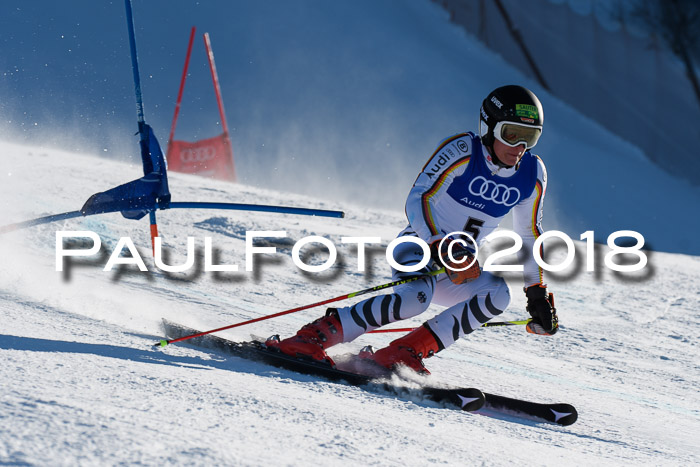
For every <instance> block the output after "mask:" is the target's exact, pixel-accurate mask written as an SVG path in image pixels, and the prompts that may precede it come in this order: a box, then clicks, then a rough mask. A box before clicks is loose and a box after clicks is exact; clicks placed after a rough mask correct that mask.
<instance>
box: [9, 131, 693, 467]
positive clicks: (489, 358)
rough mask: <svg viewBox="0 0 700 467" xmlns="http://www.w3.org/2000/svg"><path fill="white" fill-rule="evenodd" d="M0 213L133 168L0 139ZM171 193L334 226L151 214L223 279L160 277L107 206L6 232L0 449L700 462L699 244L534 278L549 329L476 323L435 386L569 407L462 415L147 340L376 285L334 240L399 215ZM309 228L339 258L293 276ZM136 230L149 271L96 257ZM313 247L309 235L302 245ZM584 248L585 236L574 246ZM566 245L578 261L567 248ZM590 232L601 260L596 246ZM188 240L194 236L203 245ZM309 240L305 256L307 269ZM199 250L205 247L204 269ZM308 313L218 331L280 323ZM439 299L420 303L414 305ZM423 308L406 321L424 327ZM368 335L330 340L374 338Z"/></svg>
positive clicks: (101, 459)
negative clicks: (68, 253)
mask: <svg viewBox="0 0 700 467" xmlns="http://www.w3.org/2000/svg"><path fill="white" fill-rule="evenodd" d="M0 151H2V153H3V154H10V155H11V156H12V157H9V158H4V159H3V174H2V177H3V183H2V184H1V185H0V199H1V200H2V201H1V202H0V212H1V214H2V218H3V219H12V220H19V219H24V218H27V217H31V216H29V214H30V213H31V215H42V214H49V213H55V212H63V211H67V210H71V209H75V208H76V207H77V206H79V205H80V204H81V203H82V202H83V201H84V200H85V199H87V197H88V196H89V195H90V194H92V193H93V192H96V191H100V190H104V189H105V188H107V187H111V186H114V185H116V184H118V183H122V182H124V181H126V180H129V179H130V177H131V175H133V176H137V175H138V172H139V171H140V168H139V167H133V166H132V167H129V166H127V165H125V164H121V163H117V162H111V161H108V160H102V159H95V158H90V157H85V156H80V155H73V154H69V153H65V152H63V153H62V152H59V151H55V150H49V149H42V148H30V147H22V146H17V145H12V144H9V143H1V144H0ZM170 187H171V191H172V193H173V199H174V200H177V201H200V200H208V201H236V202H244V203H248V202H250V203H263V204H274V203H277V204H285V205H297V206H304V207H318V208H329V209H343V210H345V211H346V212H347V218H346V219H323V218H311V217H297V216H289V215H273V214H263V213H222V212H215V211H211V212H208V211H198V212H197V211H191V212H188V211H177V210H172V211H163V212H159V214H158V217H159V226H160V230H161V235H162V236H163V238H164V240H165V244H166V246H167V248H168V252H169V253H170V256H169V259H168V261H169V263H170V264H179V263H182V262H183V261H184V256H185V245H186V237H187V236H193V237H195V238H196V239H197V242H198V243H197V245H198V247H199V249H200V250H201V246H202V244H203V237H204V236H211V237H212V238H213V244H214V246H215V247H216V249H217V250H218V251H219V254H220V256H219V261H220V263H223V264H238V265H239V267H240V269H241V272H238V273H217V274H214V273H205V272H203V271H202V270H201V267H199V268H196V269H195V270H193V271H192V272H189V273H179V274H174V273H173V274H165V273H163V272H161V271H158V270H157V269H155V267H154V266H153V262H152V260H151V259H150V254H149V250H150V246H149V242H148V233H147V231H148V227H147V222H146V221H145V220H144V221H140V222H134V221H130V220H126V219H123V218H122V217H121V216H120V215H118V214H109V215H104V216H95V217H92V218H85V219H76V220H70V221H65V222H62V223H58V224H57V225H45V226H39V227H35V228H32V229H27V230H24V231H20V232H15V233H12V234H7V235H3V236H2V238H0V240H1V241H0V255H1V257H2V258H3V261H2V263H0V310H1V311H0V315H1V316H2V330H1V331H0V359H1V361H2V362H3V364H2V365H0V419H1V420H2V423H1V424H0V463H8V464H13V465H26V464H42V465H104V464H118V463H129V464H134V463H142V464H156V463H158V464H164V463H173V464H195V465H221V464H228V465H269V464H285V465H293V464H297V465H299V464H308V463H323V464H324V465H348V464H353V465H425V464H450V465H464V464H469V465H474V464H488V465H506V464H508V465H512V464H528V465H530V464H543V465H562V464H563V465H591V464H596V465H619V464H621V463H624V464H635V465H636V464H646V465H691V464H697V463H698V462H700V448H699V447H698V444H697V433H698V432H700V411H699V410H698V398H697V388H698V387H700V368H699V366H698V364H699V362H700V359H699V358H698V357H699V356H700V353H699V352H698V341H697V335H698V333H699V332H700V319H699V318H698V315H697V310H698V308H699V307H700V288H699V287H698V280H697V277H698V274H700V259H699V258H698V257H694V256H684V255H678V254H667V253H658V252H657V253H651V254H650V257H649V265H648V267H647V268H646V269H645V270H644V271H642V274H634V275H631V276H630V275H616V274H613V273H612V272H611V271H609V270H606V269H605V268H601V267H600V266H601V264H602V263H600V262H599V263H598V269H597V271H596V272H595V273H586V272H583V271H585V268H583V267H581V266H580V264H579V265H578V266H574V267H572V269H571V270H570V271H565V272H564V273H562V274H560V275H558V276H557V277H551V276H550V280H549V283H550V288H551V290H552V291H554V293H555V294H556V301H557V306H558V309H559V313H560V318H561V322H562V330H561V332H560V333H559V334H558V335H556V336H555V337H552V338H540V337H535V336H532V335H529V334H527V333H525V332H524V330H523V329H522V328H501V329H498V328H492V329H484V330H480V331H477V332H474V333H473V334H471V335H470V336H469V338H468V339H465V340H462V341H460V342H458V343H457V344H455V345H454V346H453V347H450V348H449V349H447V350H446V351H444V352H441V353H440V354H438V355H437V356H436V357H434V358H432V359H430V360H428V361H427V364H428V366H429V368H430V369H431V371H432V372H433V376H432V377H431V378H432V379H433V380H434V381H438V382H446V383H450V384H455V385H475V386H478V387H481V388H483V389H484V390H485V391H489V392H496V393H502V394H505V395H514V396H521V397H525V398H530V399H533V400H548V401H556V402H570V403H572V404H574V405H575V406H576V407H577V408H578V410H579V414H580V416H579V421H578V422H577V423H576V424H575V425H573V426H570V427H566V428H564V427H557V426H552V425H548V424H542V423H537V422H534V421H531V420H526V419H522V418H517V417H511V416H507V415H499V416H489V415H478V414H465V413H461V412H457V411H454V410H449V409H445V408H441V407H438V406H436V405H435V404H433V403H428V402H422V401H410V400H409V401H406V400H397V399H395V398H393V397H389V396H384V395H381V394H371V393H367V392H365V391H363V390H361V389H358V388H354V387H348V386H345V385H343V384H336V383H330V382H324V381H319V380H317V379H314V378H311V377H307V376H303V375H299V374H295V373H292V372H288V371H283V370H279V369H274V368H270V367H267V366H265V365H262V364H257V363H252V362H248V361H243V360H240V359H236V358H231V359H226V358H224V356H222V355H217V354H215V353H208V352H203V351H200V350H197V349H194V348H189V347H187V346H184V345H182V346H176V345H173V346H169V347H167V348H166V349H165V350H157V349H154V348H153V347H152V346H151V345H152V344H153V343H154V342H155V341H156V340H157V339H159V337H160V336H161V334H160V331H159V327H158V326H159V321H160V319H161V318H168V319H171V320H174V321H178V322H181V323H183V324H186V325H190V326H194V327H199V328H203V329H211V328H214V327H219V326H223V325H227V324H232V323H234V322H238V321H242V320H245V319H249V318H254V317H258V316H261V315H263V314H267V313H271V312H276V311H280V310H283V309H288V308H292V307H295V306H299V305H302V304H307V303H312V302H315V301H318V300H319V299H322V298H326V297H333V296H338V295H341V294H344V293H348V292H351V291H353V290H359V289H362V288H366V287H369V286H371V285H375V284H380V283H384V282H387V281H389V276H388V274H387V272H388V267H387V265H386V262H385V260H384V259H383V258H382V254H381V250H373V254H371V255H370V258H371V259H372V260H371V261H370V265H371V268H370V273H368V274H362V273H359V272H358V271H357V270H356V269H357V259H356V251H355V249H354V248H349V247H347V246H344V245H342V244H341V243H340V237H341V236H381V237H382V239H383V245H384V246H385V245H386V244H387V243H388V241H389V240H391V239H392V238H393V236H394V235H395V234H396V233H397V232H398V231H399V230H400V229H401V228H402V226H403V224H404V219H403V216H402V215H401V213H397V212H393V211H385V210H380V209H371V208H367V207H361V206H356V205H349V204H344V203H327V202H320V201H318V200H315V199H313V198H308V197H303V196H300V195H293V194H289V193H282V192H275V191H271V190H262V189H258V188H253V187H250V186H246V185H232V184H225V183H221V182H214V181H208V180H203V179H199V178H197V177H192V176H185V175H179V174H171V179H170ZM56 230H92V231H95V232H97V233H98V234H99V235H100V237H101V239H102V242H103V244H104V245H105V246H104V248H103V251H102V254H101V255H100V256H98V258H86V259H80V258H77V259H75V260H73V261H72V262H71V264H70V265H67V266H66V271H65V272H64V273H60V272H56V270H55V266H56V265H55V261H56V260H55V231H56ZM247 230H285V231H287V233H288V237H287V238H285V239H279V240H271V244H273V245H276V246H277V247H278V250H279V252H278V253H276V254H274V255H265V256H264V257H261V258H259V260H260V262H259V263H258V265H257V266H256V272H254V273H246V272H244V268H243V265H244V261H243V258H244V232H245V231H247ZM311 234H315V235H322V236H324V237H327V238H329V239H331V240H332V241H333V242H334V243H335V245H336V246H337V247H338V250H339V253H340V256H341V257H342V259H343V263H342V264H340V263H339V264H338V266H337V267H335V268H333V269H331V270H329V271H326V272H324V273H316V274H307V273H302V272H301V271H300V270H299V269H297V268H296V267H295V266H294V265H293V264H292V261H291V258H290V250H291V246H292V245H293V243H294V242H295V241H297V240H299V239H301V238H303V237H305V236H307V235H311ZM122 236H130V237H131V238H132V239H133V240H134V242H135V243H136V245H137V246H138V249H139V251H140V254H141V256H142V257H143V258H144V260H145V262H146V264H147V265H148V267H149V270H150V271H149V272H148V273H141V272H139V271H138V270H137V269H136V268H135V267H133V266H129V267H125V268H123V269H121V270H119V271H113V272H105V271H103V270H102V269H103V267H104V265H105V263H106V260H107V255H108V254H110V253H111V252H112V249H113V247H114V245H115V244H116V241H117V240H118V239H119V238H120V237H122ZM579 247H581V246H580V245H579ZM304 251H307V250H304ZM581 251H582V250H581ZM581 251H579V254H580V253H581ZM605 251H606V248H603V247H601V249H600V252H599V253H601V254H602V253H605ZM200 254H201V251H200ZM324 259H325V256H324V255H323V254H312V255H311V256H309V257H308V260H309V261H311V262H321V261H323V260H324ZM198 264H200V265H201V264H202V263H201V258H200V260H199V262H198ZM509 282H510V283H511V287H512V290H513V303H512V304H511V306H510V308H509V309H508V310H507V311H506V312H505V313H504V315H503V317H504V318H505V319H516V318H520V317H523V315H524V297H523V294H521V293H519V292H518V290H519V289H520V287H521V286H522V284H521V282H520V280H519V279H518V278H517V277H512V278H510V277H509ZM322 311H323V310H322V309H313V310H308V311H305V312H301V313H297V314H293V315H289V316H286V317H282V318H278V319H275V320H271V321H264V322H261V323H258V324H256V325H252V326H250V327H248V328H239V329H236V330H232V331H230V332H224V333H222V335H224V336H227V337H229V338H232V339H247V338H249V337H250V335H255V336H263V337H265V336H268V335H270V334H273V333H280V334H282V335H283V336H284V335H289V334H291V333H292V332H294V331H295V330H296V329H297V328H298V327H300V326H301V325H302V324H304V323H305V322H307V321H309V320H311V319H313V318H315V317H317V316H318V315H319V314H320V313H322ZM438 311H439V309H438V308H436V307H431V308H430V309H429V310H428V312H426V314H425V315H423V318H427V317H428V316H432V315H433V314H434V313H437V312H438ZM421 321H422V319H413V320H411V321H410V323H411V324H418V323H420V322H421ZM393 337H394V336H389V335H371V336H363V337H361V338H360V339H358V340H357V341H355V342H353V343H350V344H344V345H341V346H339V347H338V348H334V349H333V353H346V352H355V351H358V350H359V349H360V348H361V347H362V346H364V345H366V344H372V345H375V346H382V345H384V344H386V343H387V342H388V341H389V340H390V339H392V338H393Z"/></svg>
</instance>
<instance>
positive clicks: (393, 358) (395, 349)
mask: <svg viewBox="0 0 700 467" xmlns="http://www.w3.org/2000/svg"><path fill="white" fill-rule="evenodd" d="M439 350H440V348H439V346H438V343H437V341H436V340H435V337H433V334H432V333H431V332H430V331H429V330H428V328H426V327H425V326H420V327H418V328H416V329H414V330H413V331H411V332H410V333H409V334H407V335H405V336H403V337H401V338H399V339H396V340H395V341H393V342H392V343H391V344H389V346H388V347H384V348H383V349H380V350H377V351H376V352H375V353H370V352H367V351H363V352H361V355H360V357H361V358H367V359H369V360H372V361H374V362H375V363H377V364H379V365H381V366H383V367H386V368H389V369H394V368H395V367H396V366H398V365H405V366H407V367H409V368H410V369H412V370H413V371H415V372H417V373H421V374H427V375H429V374H430V372H429V371H428V369H427V368H426V367H425V365H424V364H423V359H424V358H428V357H432V356H433V355H435V353H436V352H438V351H439Z"/></svg>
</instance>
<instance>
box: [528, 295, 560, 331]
mask: <svg viewBox="0 0 700 467" xmlns="http://www.w3.org/2000/svg"><path fill="white" fill-rule="evenodd" d="M525 295H526V296H527V311H528V312H529V313H530V316H532V321H531V322H530V323H528V325H527V332H529V333H531V334H542V335H545V336H551V335H553V334H556V332H557V331H558V330H559V318H558V317H557V309H556V308H554V298H553V295H552V294H548V293H547V287H545V286H544V285H542V284H535V285H531V286H530V287H528V288H527V289H525Z"/></svg>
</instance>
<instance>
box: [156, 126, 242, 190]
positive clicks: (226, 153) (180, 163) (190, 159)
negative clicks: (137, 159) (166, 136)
mask: <svg viewBox="0 0 700 467" xmlns="http://www.w3.org/2000/svg"><path fill="white" fill-rule="evenodd" d="M168 169H169V170H172V171H175V172H182V173H188V174H197V175H202V176H205V177H212V178H218V179H220V180H233V179H234V168H233V151H232V149H231V142H230V141H229V139H228V137H227V135H226V134H225V133H224V134H221V135H219V136H215V137H213V138H208V139H203V140H201V141H196V142H194V143H190V142H187V141H171V142H170V145H169V146H168Z"/></svg>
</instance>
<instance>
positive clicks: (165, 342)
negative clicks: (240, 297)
mask: <svg viewBox="0 0 700 467" xmlns="http://www.w3.org/2000/svg"><path fill="white" fill-rule="evenodd" d="M443 272H445V268H442V269H439V270H437V271H433V272H429V273H427V274H422V275H420V276H413V277H409V278H406V279H399V280H397V281H393V282H389V283H387V284H382V285H377V286H374V287H370V288H369V289H364V290H359V291H357V292H351V293H349V294H345V295H341V296H339V297H335V298H329V299H328V300H323V301H321V302H316V303H312V304H310V305H304V306H300V307H297V308H292V309H291V310H286V311H280V312H279V313H274V314H271V315H266V316H261V317H259V318H254V319H249V320H248V321H243V322H241V323H236V324H231V325H229V326H224V327H221V328H216V329H212V330H211V331H204V332H198V333H196V334H192V335H190V336H183V337H179V338H177V339H171V340H167V339H162V340H161V341H159V342H158V343H156V344H153V347H165V346H166V345H168V344H173V343H175V342H181V341H185V340H187V339H193V338H195V337H200V336H205V335H207V334H211V333H214V332H219V331H224V330H226V329H233V328H237V327H239V326H245V325H247V324H253V323H257V322H258V321H264V320H266V319H271V318H277V317H278V316H284V315H288V314H291V313H296V312H297V311H302V310H307V309H309V308H313V307H316V306H321V305H325V304H327V303H332V302H339V301H340V300H345V299H347V298H353V297H357V296H359V295H364V294H368V293H372V292H376V291H378V290H382V289H386V288H389V287H395V286H397V285H401V284H408V283H409V282H414V281H417V280H418V279H422V278H424V277H428V276H437V275H438V274H441V273H443Z"/></svg>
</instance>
